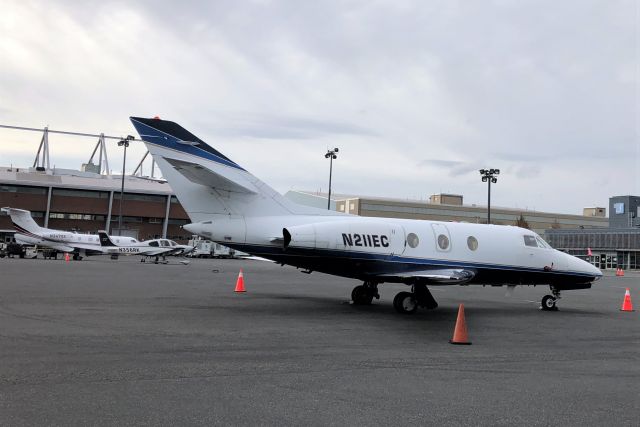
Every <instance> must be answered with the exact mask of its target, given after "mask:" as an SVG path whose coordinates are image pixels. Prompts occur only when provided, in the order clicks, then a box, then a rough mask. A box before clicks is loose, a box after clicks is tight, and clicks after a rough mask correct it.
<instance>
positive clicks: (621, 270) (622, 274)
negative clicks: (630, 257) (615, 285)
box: [620, 268, 624, 277]
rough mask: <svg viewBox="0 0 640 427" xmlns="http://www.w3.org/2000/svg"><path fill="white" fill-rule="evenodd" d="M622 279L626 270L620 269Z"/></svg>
mask: <svg viewBox="0 0 640 427" xmlns="http://www.w3.org/2000/svg"><path fill="white" fill-rule="evenodd" d="M620 277H624V270H623V269H622V268H621V269H620Z"/></svg>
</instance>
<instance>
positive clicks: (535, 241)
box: [131, 117, 602, 313]
mask: <svg viewBox="0 0 640 427" xmlns="http://www.w3.org/2000/svg"><path fill="white" fill-rule="evenodd" d="M131 121H132V123H133V125H134V126H135V128H136V130H137V131H138V133H139V134H140V137H141V138H142V140H143V141H144V143H145V145H146V146H147V148H148V150H149V152H150V153H151V154H152V156H153V159H154V161H155V162H156V164H157V165H158V166H159V167H160V169H161V170H162V173H163V176H164V177H165V179H166V180H167V181H168V182H169V184H170V185H171V188H172V189H173V190H174V191H175V193H176V195H177V197H178V199H179V200H180V203H181V204H182V206H183V207H184V208H185V210H186V212H187V213H188V215H189V217H190V218H191V220H192V221H193V223H191V224H187V225H185V226H184V228H185V229H186V230H188V231H190V232H192V233H194V234H198V235H200V236H202V237H204V238H207V239H210V240H213V241H216V242H219V243H221V244H223V245H225V246H229V247H231V248H234V249H236V250H240V251H244V252H248V253H250V254H251V255H254V256H259V257H263V258H267V259H271V260H273V261H276V262H279V263H281V264H283V265H284V264H288V265H292V266H295V267H298V268H301V269H305V271H306V272H311V271H319V272H323V273H328V274H333V275H337V276H343V277H350V278H354V279H360V280H362V281H363V284H362V285H359V286H356V287H355V288H354V289H353V291H352V293H351V297H352V300H353V302H354V303H355V304H370V303H371V302H372V301H373V298H379V293H378V285H380V284H382V283H404V284H406V285H408V286H410V287H411V292H400V293H398V294H397V295H396V297H395V298H394V302H393V305H394V307H395V309H396V310H397V311H398V312H401V313H413V312H415V311H416V309H417V308H418V307H419V306H420V307H424V308H427V309H433V308H436V307H437V305H438V304H437V302H436V301H435V299H434V298H433V296H432V295H431V292H430V291H429V289H428V287H427V286H442V285H498V286H501V285H510V286H513V285H548V286H549V287H550V290H551V294H550V295H545V296H544V297H543V298H542V308H543V309H545V310H552V309H555V308H556V302H557V300H558V298H560V294H561V291H565V290H572V289H588V288H590V287H591V284H592V282H594V281H595V280H598V279H599V278H600V277H601V276H602V273H601V272H600V270H598V269H597V268H595V267H594V266H592V265H591V264H589V263H587V262H585V261H582V260H580V259H578V258H576V257H573V256H571V255H568V254H566V253H563V252H560V251H557V250H555V249H553V248H551V247H550V246H549V245H548V244H547V243H546V242H545V241H544V240H543V239H542V238H541V237H540V236H539V235H537V234H536V233H534V232H532V231H530V230H527V229H524V228H519V227H514V226H498V225H483V224H468V223H452V222H442V221H422V220H409V219H395V218H366V217H359V216H354V215H348V214H344V213H339V212H335V211H329V210H321V209H316V208H311V207H306V206H300V205H297V204H295V203H293V202H292V201H290V200H288V199H286V198H285V197H283V196H282V195H280V194H278V193H277V192H276V191H275V190H273V189H272V188H270V187H269V186H268V185H266V184H265V183H263V182H262V181H260V180H259V179H258V178H256V177H255V176H253V175H251V174H250V173H249V172H247V171H246V170H245V169H244V168H243V167H242V166H240V165H239V164H238V163H236V162H234V161H232V160H231V159H229V158H228V157H226V156H225V155H224V154H222V153H220V152H219V151H217V150H216V149H215V148H213V147H211V146H209V145H207V144H206V143H205V142H204V141H202V140H201V139H200V138H198V137H196V136H195V135H193V134H192V133H191V132H189V131H187V130H186V129H184V128H183V127H182V126H180V125H178V124H176V123H174V122H171V121H166V120H160V119H147V118H141V117H131Z"/></svg>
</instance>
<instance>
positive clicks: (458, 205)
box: [285, 191, 609, 234]
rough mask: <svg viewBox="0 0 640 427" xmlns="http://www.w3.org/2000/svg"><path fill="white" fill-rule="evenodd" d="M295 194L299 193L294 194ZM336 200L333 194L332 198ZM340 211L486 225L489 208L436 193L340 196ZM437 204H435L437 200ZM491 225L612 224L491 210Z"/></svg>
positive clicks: (307, 198) (303, 199)
mask: <svg viewBox="0 0 640 427" xmlns="http://www.w3.org/2000/svg"><path fill="white" fill-rule="evenodd" d="M292 193H295V194H292ZM285 196H287V197H289V198H290V199H292V200H294V201H296V202H297V203H301V204H305V205H310V206H312V205H313V204H312V203H318V199H319V198H322V199H324V203H319V205H321V206H326V203H327V198H326V197H327V195H326V194H323V193H313V192H305V191H295V192H292V191H289V192H288V193H287V194H285ZM331 197H332V199H333V197H334V196H333V194H332V195H331ZM335 197H336V200H335V202H336V210H338V211H339V212H345V213H349V214H353V215H360V216H371V217H389V218H409V219H426V220H432V221H457V222H472V223H478V224H484V223H486V222H487V208H486V207H485V206H475V205H471V206H469V205H463V204H462V196H460V195H451V194H436V195H433V196H431V197H430V198H429V200H430V201H429V202H426V201H424V200H403V199H393V198H385V197H359V196H354V195H336V196H335ZM434 200H435V201H436V202H435V203H434V202H433V201H434ZM491 222H492V223H493V224H499V225H516V224H523V223H524V225H528V228H530V229H531V230H533V231H536V232H538V233H540V234H542V233H544V232H545V230H547V229H549V228H557V229H563V228H571V229H574V228H580V227H583V228H585V229H590V228H606V227H608V225H609V221H608V219H607V218H606V217H594V216H584V215H568V214H559V213H550V212H538V211H530V210H527V209H509V208H501V207H492V208H491Z"/></svg>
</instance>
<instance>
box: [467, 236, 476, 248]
mask: <svg viewBox="0 0 640 427" xmlns="http://www.w3.org/2000/svg"><path fill="white" fill-rule="evenodd" d="M467 246H469V249H471V250H472V251H475V250H476V249H478V239H476V238H475V237H473V236H469V237H468V238H467Z"/></svg>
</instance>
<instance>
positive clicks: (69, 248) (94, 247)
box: [2, 208, 104, 259]
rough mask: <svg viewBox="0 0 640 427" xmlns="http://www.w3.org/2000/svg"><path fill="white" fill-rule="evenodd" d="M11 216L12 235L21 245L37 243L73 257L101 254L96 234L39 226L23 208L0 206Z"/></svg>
mask: <svg viewBox="0 0 640 427" xmlns="http://www.w3.org/2000/svg"><path fill="white" fill-rule="evenodd" d="M2 212H5V213H7V214H8V215H9V216H10V217H11V222H13V227H14V228H15V230H16V232H15V234H14V237H15V239H16V242H17V243H19V244H21V245H38V246H44V247H47V248H52V249H55V250H58V251H60V252H68V253H72V254H73V259H81V257H82V255H85V256H86V255H101V254H103V253H104V252H103V251H102V249H101V247H100V239H99V238H98V236H97V235H96V234H80V233H72V232H69V231H62V230H54V229H51V228H44V227H40V226H39V225H38V224H37V223H36V222H35V221H34V220H33V218H32V217H31V212H29V211H27V210H24V209H16V208H2Z"/></svg>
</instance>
